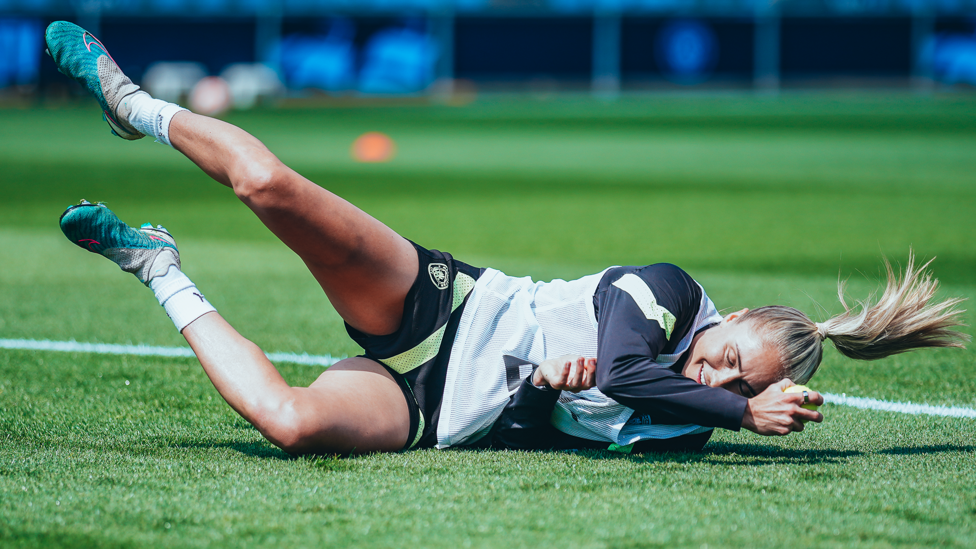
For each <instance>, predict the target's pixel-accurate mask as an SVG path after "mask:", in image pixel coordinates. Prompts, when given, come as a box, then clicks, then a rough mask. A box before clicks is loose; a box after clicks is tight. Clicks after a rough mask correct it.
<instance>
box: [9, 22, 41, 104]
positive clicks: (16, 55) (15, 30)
mask: <svg viewBox="0 0 976 549" xmlns="http://www.w3.org/2000/svg"><path fill="white" fill-rule="evenodd" d="M42 32H43V26H42V25H41V22H40V21H37V20H33V19H0V52H3V54H2V55H0V88H6V87H7V86H26V85H30V84H35V83H37V76H38V72H39V71H40V66H41V51H43V49H44V48H43V44H44V42H43V37H42Z"/></svg>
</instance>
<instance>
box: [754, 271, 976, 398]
mask: <svg viewBox="0 0 976 549" xmlns="http://www.w3.org/2000/svg"><path fill="white" fill-rule="evenodd" d="M931 263H932V260H929V261H928V262H926V263H925V264H924V265H922V266H921V267H918V268H916V267H915V255H914V253H912V252H909V255H908V265H907V266H906V267H905V273H904V275H903V276H900V277H899V276H898V275H897V274H896V273H895V271H894V269H892V267H891V264H890V263H889V262H888V260H887V259H885V260H884V266H885V274H886V275H887V283H886V286H885V290H884V293H883V294H882V296H881V299H879V300H878V303H877V304H874V305H872V304H871V302H870V298H868V299H867V300H864V301H859V302H857V304H856V305H855V306H854V307H851V306H848V304H847V301H846V299H845V297H844V289H845V283H844V282H838V284H837V295H838V297H839V299H840V303H841V305H843V306H844V312H843V313H841V314H839V315H837V316H835V317H833V318H830V319H828V320H826V321H824V322H813V321H812V320H810V319H809V318H808V317H807V316H806V315H805V314H803V313H802V312H800V311H798V310H796V309H793V308H792V307H782V306H779V305H774V306H769V307H760V308H758V309H755V310H752V311H749V312H747V313H746V314H744V315H742V317H740V318H741V321H751V322H752V323H754V325H755V326H757V329H758V330H759V331H760V333H761V334H762V335H763V336H764V337H765V339H766V340H767V342H769V343H771V344H773V345H775V346H776V347H778V348H779V350H780V356H781V357H782V360H783V363H784V365H785V370H786V371H785V372H784V375H785V377H788V378H790V379H792V380H793V381H794V382H796V383H806V382H807V381H809V380H810V378H811V377H813V374H814V373H816V371H817V368H818V367H819V366H820V361H821V360H822V358H823V349H822V344H823V341H824V340H825V339H829V340H830V341H832V342H833V344H834V347H836V348H837V350H838V351H840V352H841V354H843V355H845V356H848V357H850V358H855V359H859V360H877V359H879V358H884V357H887V356H891V355H894V354H898V353H903V352H905V351H910V350H912V349H920V348H923V347H960V348H963V343H964V342H966V341H969V336H968V335H966V334H963V333H960V332H958V331H955V330H953V328H955V327H958V326H964V324H963V323H962V322H961V320H960V318H959V317H960V316H961V315H962V313H963V312H965V311H963V310H960V309H957V308H956V306H957V305H959V304H960V303H961V302H962V301H963V299H960V298H950V299H947V300H945V301H940V302H938V303H931V301H932V299H933V298H934V297H935V293H936V291H937V290H938V287H939V281H938V280H936V279H934V278H932V275H931V273H928V272H926V271H925V269H926V268H927V267H928V266H929V264H931Z"/></svg>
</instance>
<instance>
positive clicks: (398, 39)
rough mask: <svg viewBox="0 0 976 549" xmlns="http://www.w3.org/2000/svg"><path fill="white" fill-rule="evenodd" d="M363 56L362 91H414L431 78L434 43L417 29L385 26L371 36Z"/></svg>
mask: <svg viewBox="0 0 976 549" xmlns="http://www.w3.org/2000/svg"><path fill="white" fill-rule="evenodd" d="M364 58H365V61H364V63H363V68H362V70H361V71H360V74H359V90H360V91H361V92H363V93H379V94H399V93H415V92H419V91H422V90H423V89H425V88H426V87H427V86H429V85H430V83H431V82H432V81H433V75H434V63H435V62H436V61H437V46H436V44H434V41H433V40H431V38H430V37H429V36H427V35H426V34H424V33H421V32H418V31H416V30H413V29H410V28H394V29H386V30H383V31H380V32H378V33H376V34H374V35H373V36H372V37H371V38H370V40H369V43H368V44H367V45H366V51H365V52H364Z"/></svg>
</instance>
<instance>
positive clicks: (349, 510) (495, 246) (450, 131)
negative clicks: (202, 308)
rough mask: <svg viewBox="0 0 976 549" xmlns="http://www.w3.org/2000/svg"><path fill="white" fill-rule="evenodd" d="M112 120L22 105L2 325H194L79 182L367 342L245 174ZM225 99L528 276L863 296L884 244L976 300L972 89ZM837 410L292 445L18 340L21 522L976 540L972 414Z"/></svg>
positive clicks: (93, 541) (194, 270)
mask: <svg viewBox="0 0 976 549" xmlns="http://www.w3.org/2000/svg"><path fill="white" fill-rule="evenodd" d="M98 118H99V117H98V114H97V109H96V108H94V106H93V105H91V104H84V105H79V106H78V107H75V108H35V109H28V110H15V109H7V110H0V189H2V191H3V200H2V202H0V338H11V339H12V338H29V339H52V340H71V339H73V340H76V341H84V342H105V343H145V344H153V345H180V344H182V340H181V338H180V337H179V336H178V334H176V333H175V330H173V327H172V325H171V324H170V323H169V321H168V320H167V319H166V317H165V315H164V314H163V312H162V311H161V310H160V308H159V306H158V305H157V304H156V303H155V300H154V299H153V298H152V295H151V294H150V292H149V291H148V290H146V289H145V288H143V287H142V286H140V285H139V284H138V283H137V282H136V281H135V280H133V279H132V277H131V276H128V275H124V274H123V273H121V272H119V270H118V269H117V268H116V267H115V266H114V265H112V264H111V263H109V262H108V261H105V260H103V259H101V258H98V257H96V256H94V255H92V254H86V253H84V252H82V251H81V250H79V249H77V248H76V247H74V246H73V245H72V244H70V243H69V242H67V241H66V240H65V239H64V238H63V237H62V235H61V234H60V232H59V230H58V228H57V219H58V215H59V214H60V213H61V211H62V210H63V208H64V207H66V206H67V205H69V204H71V203H74V202H76V201H77V200H79V199H81V198H87V199H89V200H93V201H94V200H101V201H105V202H107V203H108V204H109V206H111V207H112V208H113V209H114V210H115V211H116V212H117V213H118V214H119V215H120V216H121V217H122V218H123V219H125V220H127V221H129V222H130V223H133V224H135V223H142V222H144V221H151V222H153V223H162V224H164V225H166V226H167V227H168V228H169V229H170V230H171V231H172V232H173V233H174V234H175V235H176V237H177V239H178V240H179V242H180V248H181V251H182V253H183V261H184V267H185V269H186V271H187V273H188V274H189V275H190V276H191V277H192V278H193V279H194V281H195V282H196V283H197V285H198V286H199V287H200V288H201V289H202V290H203V291H204V292H206V293H207V296H208V298H209V299H210V300H211V301H212V302H213V303H214V304H215V305H216V306H217V308H218V309H219V310H220V311H221V313H222V314H223V315H224V316H225V317H227V318H228V319H229V320H230V322H232V323H233V324H234V325H235V326H236V327H238V329H239V330H240V331H241V332H242V333H243V334H244V335H245V336H247V337H249V338H251V339H252V340H254V341H255V342H256V343H258V344H259V345H261V346H262V348H264V349H265V350H266V351H269V352H272V351H286V352H308V353H312V354H324V353H331V354H333V355H343V354H355V353H357V352H358V349H357V348H356V347H355V346H354V345H353V344H352V342H351V341H349V340H348V338H347V337H346V335H345V333H344V331H343V329H342V325H341V322H340V320H339V318H338V316H337V315H336V313H335V312H334V310H332V309H331V307H330V306H329V304H328V302H327V300H326V298H325V296H324V295H323V294H322V292H321V290H319V289H318V287H317V285H316V283H315V281H314V280H312V278H311V277H310V276H309V275H307V274H306V273H305V271H304V269H303V266H302V264H301V262H300V261H299V260H298V259H297V258H296V257H294V256H292V255H291V253H290V252H289V251H288V250H287V249H285V248H284V246H282V245H281V244H279V243H277V241H276V240H275V239H274V237H273V236H272V235H271V234H270V233H269V232H268V231H267V230H266V229H264V227H263V226H261V224H260V223H259V222H258V221H257V220H256V219H255V218H253V217H252V216H251V214H250V213H249V212H248V211H247V209H246V208H245V207H244V206H243V205H241V204H239V203H238V202H237V201H236V199H235V197H234V196H233V193H231V192H230V191H229V190H227V189H225V188H223V187H221V186H219V185H217V184H216V183H213V182H211V181H209V180H208V179H207V178H206V177H205V176H204V175H202V174H201V173H200V172H198V171H197V170H196V169H195V168H194V167H193V166H192V165H190V163H189V162H188V161H186V160H185V159H183V158H182V157H181V156H179V155H178V154H176V153H175V152H173V151H172V150H169V149H168V148H167V147H164V146H162V145H157V144H152V143H151V142H149V140H148V139H147V140H144V141H141V142H137V143H125V142H123V141H121V140H119V139H117V138H114V137H111V136H110V135H108V130H107V128H106V126H105V125H104V123H103V122H102V121H100V120H99V119H98ZM228 119H229V120H230V121H231V122H233V123H236V124H238V125H240V126H242V127H244V128H245V129H248V130H249V131H251V132H252V133H254V134H255V135H257V136H258V137H259V138H261V139H262V140H264V141H265V143H267V144H268V145H269V147H271V149H272V150H274V151H276V152H277V153H278V154H279V156H280V157H281V158H282V159H283V160H284V161H285V162H286V163H288V164H290V165H292V166H294V167H295V168H296V169H298V170H299V171H300V172H302V173H303V174H305V175H306V176H308V177H309V178H310V179H312V180H313V181H316V182H318V183H319V184H321V185H323V186H325V187H326V188H329V189H332V190H333V191H335V192H337V193H339V194H340V195H342V196H344V197H346V198H348V199H349V200H351V201H352V202H353V203H355V204H357V205H359V206H360V207H362V208H363V209H365V210H366V211H368V212H370V213H372V214H374V215H375V216H377V217H378V218H380V219H381V220H383V221H385V222H387V223H388V224H389V225H391V226H392V227H393V228H394V229H396V230H398V231H400V232H401V233H402V234H404V235H405V236H407V237H409V238H411V239H414V240H416V241H418V242H420V243H422V244H424V245H426V246H428V247H434V248H438V249H443V250H448V251H451V252H452V253H454V255H455V256H457V257H458V258H460V259H463V260H465V261H468V262H470V263H473V264H476V265H488V266H493V267H497V268H501V269H502V270H504V271H506V272H508V273H510V274H517V275H532V276H534V277H537V278H539V279H551V278H569V277H576V276H580V275H583V274H587V273H591V272H595V271H597V270H599V269H602V268H603V267H605V266H607V265H611V264H644V263H651V262H659V261H668V262H673V263H676V264H678V265H681V266H682V267H684V268H685V269H686V270H688V271H689V272H690V273H691V274H692V275H693V276H695V277H696V278H697V279H698V280H699V281H701V282H702V283H703V285H704V286H705V288H706V290H708V292H709V294H710V296H711V297H712V298H713V300H714V301H715V302H716V304H717V305H718V306H719V307H720V308H722V309H724V310H726V311H734V310H737V309H739V308H742V307H753V306H758V305H762V304H768V303H782V304H787V305H793V306H796V307H799V308H801V309H803V310H805V311H807V312H809V313H810V314H813V315H815V316H818V315H823V314H826V313H836V312H837V311H838V310H839V305H838V303H837V301H836V298H835V297H834V288H835V284H836V281H837V278H838V276H840V277H843V278H848V277H849V278H850V282H851V284H850V293H851V295H852V296H855V297H859V298H863V297H866V295H867V294H868V293H869V292H870V291H872V290H873V289H875V288H876V285H877V283H878V278H879V269H880V258H881V256H882V255H883V254H884V255H887V256H888V257H890V258H891V259H892V260H894V261H896V262H898V261H901V262H904V260H905V258H906V256H907V252H908V250H909V247H914V249H915V250H916V251H917V253H918V254H919V255H920V256H922V257H925V258H929V257H932V256H938V259H937V260H936V262H935V264H934V270H935V272H936V274H937V275H938V276H939V278H940V279H941V280H942V281H943V294H944V295H946V296H949V295H953V296H963V297H968V298H970V299H972V298H974V297H976V278H974V273H976V238H974V237H976V221H974V220H976V180H974V177H976V176H974V174H976V153H974V151H976V108H974V103H973V99H972V97H970V96H964V95H959V96H954V95H949V96H935V97H923V96H912V95H818V94H809V95H784V96H780V97H753V96H712V97H708V96H702V97H692V98H680V97H665V96H662V97H651V98H627V99H622V100H620V101H616V102H612V103H601V102H597V101H593V100H589V99H585V98H572V97H567V98H557V99H553V100H549V101H542V100H535V99H525V98H523V99H505V98H495V99H486V100H482V101H479V102H476V103H474V104H472V105H469V106H466V107H448V106H413V107H411V106H400V107H373V108H367V107H362V108H352V109H321V110H298V109H282V110H273V111H272V110H268V111H254V112H250V113H243V114H232V115H230V116H229V117H228ZM366 131H383V132H386V133H388V134H389V135H390V136H391V137H392V138H393V139H394V140H395V141H396V143H397V147H398V154H397V157H396V158H395V160H394V161H392V162H390V163H388V164H382V165H361V164H356V163H354V162H352V161H351V160H350V158H349V147H350V144H351V143H352V141H353V139H354V138H355V137H356V136H357V135H359V134H361V133H363V132H366ZM970 303H971V302H970ZM969 307H970V308H972V305H971V304H970V305H969ZM966 318H967V322H968V323H969V324H970V325H972V324H973V323H974V320H976V315H973V314H972V313H967V315H966ZM966 330H967V331H968V332H969V333H972V332H973V329H971V328H967V329H966ZM828 347H829V346H828ZM974 358H976V353H974V351H972V350H967V351H959V350H946V351H927V352H920V353H914V354H908V355H901V356H898V357H894V358H891V359H888V360H884V361H880V362H876V363H860V364H858V363H853V362H851V361H847V360H843V359H842V358H841V357H839V355H838V354H837V353H836V352H835V351H833V350H832V349H828V351H827V353H826V358H825V360H824V364H823V367H822V369H821V372H820V374H819V375H818V376H817V377H816V378H815V379H814V380H813V382H812V383H811V385H813V386H814V387H815V388H817V389H819V390H822V391H825V392H831V393H846V394H848V395H855V396H863V397H871V398H878V399H885V400H891V401H912V402H924V403H928V404H942V405H954V406H965V407H974V406H976V381H974V379H976V378H974V376H973V366H974V362H976V361H974ZM281 370H282V373H283V374H284V376H285V377H286V379H288V380H289V381H290V382H292V383H294V384H307V383H309V382H310V381H311V380H313V379H314V378H315V376H316V375H317V374H318V370H316V368H313V367H308V366H297V365H282V366H281ZM822 411H823V412H824V414H825V416H826V421H825V422H824V423H823V424H821V425H811V426H810V427H809V428H808V429H807V430H806V431H805V432H803V433H799V434H794V435H792V436H789V437H785V438H764V437H759V436H756V435H753V434H751V433H731V432H718V433H717V434H716V435H715V436H714V437H713V438H712V442H710V443H709V445H708V446H707V447H706V449H705V451H703V452H701V453H696V454H677V455H665V456H652V455H647V456H637V455H633V456H624V455H619V454H612V453H606V452H558V453H522V452H487V451H465V450H451V451H417V452H408V453H400V454H390V455H373V456H365V457H355V458H350V459H336V458H332V457H324V458H319V459H308V458H301V459H295V458H292V457H290V456H288V455H287V454H285V453H283V452H281V451H279V450H277V449H276V448H274V447H273V446H271V445H270V444H269V443H267V442H265V441H264V440H263V439H262V438H261V436H260V435H259V434H258V433H257V431H256V430H255V429H253V428H252V427H251V426H250V425H248V424H247V423H246V422H244V421H243V420H242V419H240V418H239V417H237V416H236V415H235V414H234V413H233V411H232V410H231V409H230V408H229V407H228V406H227V405H226V404H224V403H223V401H222V400H221V399H220V397H219V395H217V393H216V391H214V389H213V388H212V386H211V385H210V383H209V381H208V380H207V379H206V377H205V376H204V374H203V372H202V370H201V369H200V367H199V365H198V364H197V363H196V362H195V361H194V360H190V359H162V358H139V357H119V356H105V355H88V354H56V353H47V352H26V351H9V350H7V351H0V545H2V546H3V547H5V548H6V547H53V546H70V547H113V548H114V547H356V546H362V547H389V548H397V549H401V548H404V547H444V548H448V547H451V548H453V547H506V548H508V547H543V546H559V547H587V548H590V547H592V548H619V549H625V548H644V547H647V548H650V547H696V548H697V547H706V546H708V547H791V548H798V547H852V546H854V547H905V546H935V545H939V546H946V547H973V546H976V490H974V489H973V486H974V484H976V442H974V436H976V420H972V419H948V418H937V417H929V416H911V415H904V414H895V413H885V412H876V411H865V410H858V409H854V408H849V407H843V406H836V405H834V406H832V405H827V406H825V407H824V408H823V409H822Z"/></svg>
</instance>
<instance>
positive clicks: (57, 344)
mask: <svg viewBox="0 0 976 549" xmlns="http://www.w3.org/2000/svg"><path fill="white" fill-rule="evenodd" d="M0 349H11V350H18V351H54V352H61V353H94V354H103V355H137V356H161V357H188V358H192V357H194V356H195V355H194V354H193V350H192V349H190V348H189V347H157V346H153V345H118V344H113V343H82V342H78V341H51V340H48V339H0ZM265 354H266V355H267V357H268V359H269V360H271V361H272V362H287V363H291V364H304V365H307V366H325V367H328V366H332V365H333V364H335V363H336V362H339V361H340V360H342V359H343V358H345V357H334V356H332V355H309V354H305V353H303V354H297V353H265Z"/></svg>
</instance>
